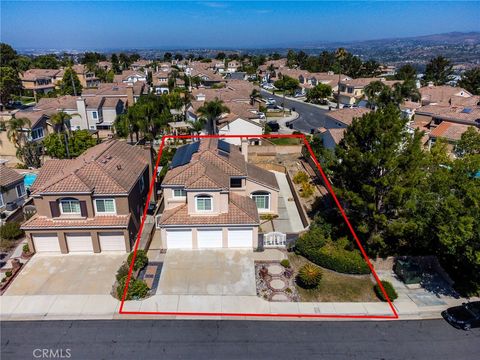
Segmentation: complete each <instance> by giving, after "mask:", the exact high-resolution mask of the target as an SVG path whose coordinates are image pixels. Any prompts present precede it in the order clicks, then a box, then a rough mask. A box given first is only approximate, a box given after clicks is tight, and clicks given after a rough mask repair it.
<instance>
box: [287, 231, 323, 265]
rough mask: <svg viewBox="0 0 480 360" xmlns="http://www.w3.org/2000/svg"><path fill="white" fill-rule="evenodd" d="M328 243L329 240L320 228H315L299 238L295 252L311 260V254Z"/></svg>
mask: <svg viewBox="0 0 480 360" xmlns="http://www.w3.org/2000/svg"><path fill="white" fill-rule="evenodd" d="M326 243H327V240H326V239H325V236H324V234H323V231H322V230H321V229H319V228H313V229H311V230H310V231H308V232H307V233H305V234H303V235H302V236H300V237H299V238H298V240H297V242H296V243H295V251H296V252H297V253H299V254H302V255H303V256H305V257H306V258H309V257H310V254H312V253H313V252H315V251H317V250H318V249H320V248H321V247H322V246H324V245H325V244H326Z"/></svg>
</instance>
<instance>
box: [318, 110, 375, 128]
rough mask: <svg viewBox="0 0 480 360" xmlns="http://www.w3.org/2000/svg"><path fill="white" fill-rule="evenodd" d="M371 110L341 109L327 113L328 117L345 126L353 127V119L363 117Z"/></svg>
mask: <svg viewBox="0 0 480 360" xmlns="http://www.w3.org/2000/svg"><path fill="white" fill-rule="evenodd" d="M370 111H371V110H370V109H366V108H348V109H339V110H332V111H329V112H328V113H326V116H328V117H330V118H332V119H334V120H337V121H340V122H341V123H343V124H345V125H347V126H348V125H351V124H352V122H353V119H355V118H359V117H362V116H363V115H365V114H367V113H369V112H370Z"/></svg>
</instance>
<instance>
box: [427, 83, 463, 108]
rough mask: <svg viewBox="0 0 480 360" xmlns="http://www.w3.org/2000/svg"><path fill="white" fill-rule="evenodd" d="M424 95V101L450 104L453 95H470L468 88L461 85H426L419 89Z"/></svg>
mask: <svg viewBox="0 0 480 360" xmlns="http://www.w3.org/2000/svg"><path fill="white" fill-rule="evenodd" d="M418 91H419V92H420V95H421V96H422V103H438V104H448V102H449V100H450V99H451V98H453V97H470V96H472V94H470V93H469V92H468V91H467V90H465V89H463V88H461V87H453V86H448V85H442V86H424V87H421V88H420V89H418Z"/></svg>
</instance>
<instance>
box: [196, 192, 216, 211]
mask: <svg viewBox="0 0 480 360" xmlns="http://www.w3.org/2000/svg"><path fill="white" fill-rule="evenodd" d="M199 198H204V199H207V198H208V199H209V200H210V210H199V209H198V200H199ZM195 211H196V212H205V213H208V212H213V196H210V195H197V196H195Z"/></svg>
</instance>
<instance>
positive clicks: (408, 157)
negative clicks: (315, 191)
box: [333, 105, 423, 254]
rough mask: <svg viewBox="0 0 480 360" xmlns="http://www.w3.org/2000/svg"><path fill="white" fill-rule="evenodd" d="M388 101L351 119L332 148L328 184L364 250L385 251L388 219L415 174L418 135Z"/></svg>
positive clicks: (419, 155) (399, 205) (419, 159)
mask: <svg viewBox="0 0 480 360" xmlns="http://www.w3.org/2000/svg"><path fill="white" fill-rule="evenodd" d="M406 121H407V120H405V119H402V117H401V116H400V111H399V110H398V108H397V107H395V106H393V105H388V106H387V107H386V108H385V109H381V110H378V111H376V112H371V113H368V114H365V115H364V116H363V117H362V118H360V119H354V120H353V123H352V125H351V126H349V127H348V128H347V130H346V131H345V135H344V138H343V140H342V141H341V142H340V144H339V146H337V149H336V155H337V158H339V159H341V161H339V162H337V164H336V166H335V167H334V174H335V175H334V180H333V181H334V185H335V186H336V189H337V192H338V194H339V196H340V198H342V200H343V201H344V202H345V205H346V208H347V209H348V210H347V212H348V215H349V217H350V219H351V221H353V223H354V224H355V225H356V229H357V232H358V233H359V235H360V237H361V238H363V240H364V243H365V244H366V245H367V248H368V250H369V252H370V254H376V253H378V252H381V251H383V250H385V248H386V246H387V244H386V243H385V233H386V231H387V227H388V226H389V221H392V219H395V218H396V217H397V216H398V212H399V208H402V207H403V206H405V203H406V202H407V200H408V195H409V190H410V189H411V188H412V187H414V186H416V184H417V183H418V181H419V178H421V169H420V167H421V165H422V160H423V155H422V150H421V146H420V144H421V134H420V133H415V135H414V136H413V137H412V136H411V135H409V134H408V133H407V132H406V129H405V125H406Z"/></svg>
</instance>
